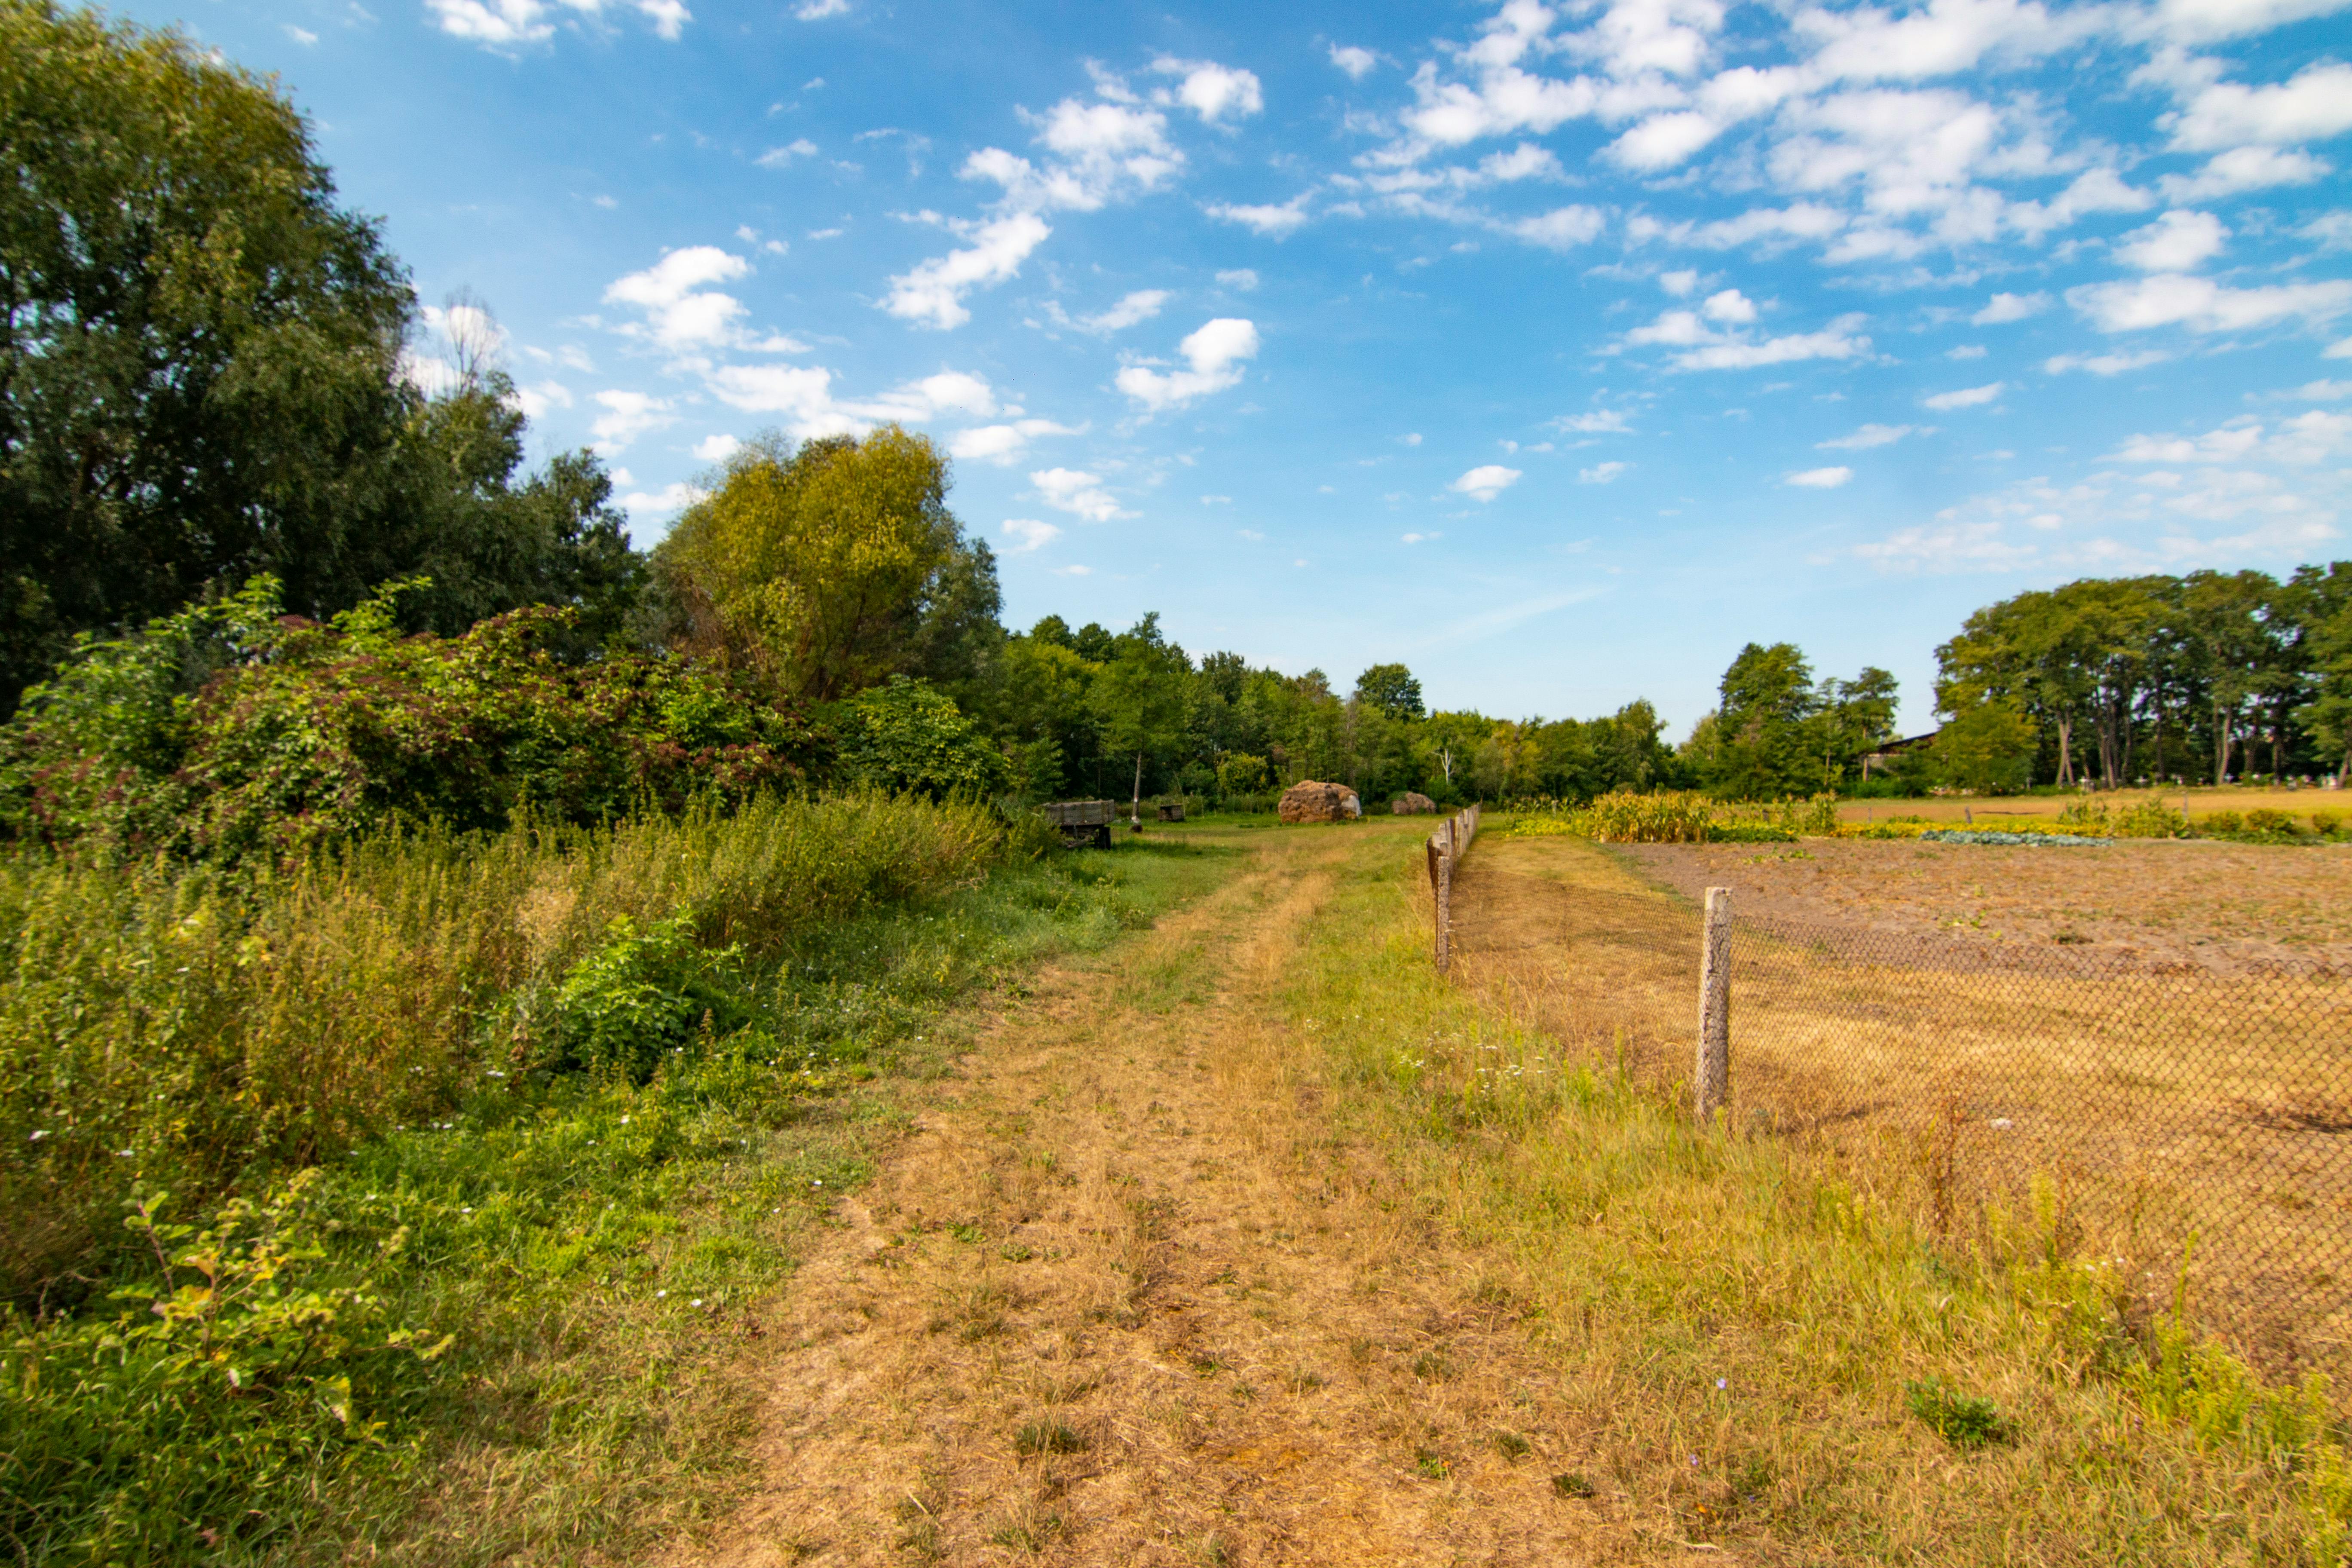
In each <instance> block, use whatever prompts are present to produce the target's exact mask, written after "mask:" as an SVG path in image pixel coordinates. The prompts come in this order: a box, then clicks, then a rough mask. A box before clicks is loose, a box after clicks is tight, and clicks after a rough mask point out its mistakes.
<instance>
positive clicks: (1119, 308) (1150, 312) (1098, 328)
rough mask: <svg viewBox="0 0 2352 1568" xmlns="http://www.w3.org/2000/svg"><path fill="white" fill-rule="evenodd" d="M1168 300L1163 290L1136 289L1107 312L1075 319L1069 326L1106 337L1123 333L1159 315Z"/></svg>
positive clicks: (1165, 291)
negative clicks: (1113, 333)
mask: <svg viewBox="0 0 2352 1568" xmlns="http://www.w3.org/2000/svg"><path fill="white" fill-rule="evenodd" d="M1169 299H1170V295H1169V292H1168V290H1167V289H1136V290H1135V291H1134V292H1133V293H1130V294H1124V295H1121V296H1120V297H1119V300H1118V303H1117V304H1115V305H1113V306H1111V307H1110V308H1109V309H1108V310H1098V311H1097V312H1096V313H1095V314H1093V315H1091V316H1079V317H1076V318H1075V319H1073V320H1072V321H1071V322H1070V324H1071V325H1072V326H1074V327H1076V328H1077V329H1078V330H1079V331H1084V332H1093V333H1096V334H1097V335H1099V336H1108V334H1110V333H1112V332H1117V331H1125V330H1126V329H1127V328H1129V327H1132V326H1134V325H1135V324H1136V323H1138V322H1139V321H1150V320H1151V318H1152V317H1154V316H1156V315H1158V314H1160V307H1162V306H1163V305H1165V304H1167V303H1168V300H1169Z"/></svg>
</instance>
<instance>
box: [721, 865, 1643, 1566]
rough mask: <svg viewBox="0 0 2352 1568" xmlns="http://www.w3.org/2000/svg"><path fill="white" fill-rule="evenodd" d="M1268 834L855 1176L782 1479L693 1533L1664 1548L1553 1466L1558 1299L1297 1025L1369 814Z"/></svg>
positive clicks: (779, 1401)
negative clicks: (1496, 1270)
mask: <svg viewBox="0 0 2352 1568" xmlns="http://www.w3.org/2000/svg"><path fill="white" fill-rule="evenodd" d="M1410 826H1411V825H1409V824H1408V825H1407V827H1408V829H1409V828H1410ZM1392 837H1393V836H1392ZM1249 841H1250V842H1252V843H1254V844H1255V845H1258V846H1260V847H1261V849H1260V858H1259V861H1258V863H1257V864H1255V866H1254V867H1253V868H1252V869H1251V870H1250V871H1248V872H1247V873H1245V874H1244V875H1243V876H1242V877H1240V878H1239V879H1236V880H1235V881H1234V882H1233V883H1231V884H1229V885H1228V886H1227V887H1225V888H1224V889H1223V890H1221V891H1220V892H1219V893H1217V894H1216V895H1214V896H1213V897H1212V898H1211V899H1209V900H1205V901H1204V902H1203V903H1202V905H1200V906H1198V907H1196V908H1195V909H1193V910H1189V911H1187V912H1186V913H1184V914H1182V915H1180V916H1177V917H1174V918H1171V919H1170V920H1167V921H1162V922H1161V924H1160V927H1159V929H1157V930H1156V931H1152V932H1150V933H1149V934H1148V935H1147V936H1144V937H1141V938H1139V939H1137V940H1136V941H1135V942H1133V943H1132V944H1131V945H1129V946H1128V947H1126V948H1124V949H1122V950H1121V951H1119V952H1117V953H1116V954H1114V955H1112V956H1111V957H1110V958H1109V959H1108V960H1107V961H1106V962H1104V963H1101V964H1099V965H1097V966H1095V967H1092V968H1087V969H1071V970H1066V971H1063V972H1060V973H1054V974H1051V975H1049V976H1047V977H1046V978H1045V980H1044V981H1043V982H1041V984H1039V986H1038V988H1037V992H1036V995H1035V997H1034V1000H1033V1001H1032V1002H1030V1003H1029V1004H1028V1005H1024V1006H1022V1007H1020V1008H1019V1009H1017V1010H1014V1011H1011V1012H1008V1013H1006V1014H1005V1015H1004V1016H1003V1017H1002V1018H1001V1019H999V1020H998V1021H997V1022H996V1024H995V1025H994V1026H992V1028H990V1029H989V1030H988V1031H987V1032H986V1033H985V1034H983V1036H982V1037H981V1038H980V1039H979V1040H978V1041H977V1042H976V1045H975V1048H974V1049H973V1050H972V1052H971V1054H970V1055H969V1056H968V1057H966V1058H964V1059H963V1061H962V1063H961V1068H960V1070H959V1073H958V1075H957V1076H956V1077H955V1078H954V1079H950V1081H949V1082H948V1083H947V1084H946V1085H944V1086H942V1087H943V1089H944V1091H945V1092H943V1093H942V1095H941V1096H940V1099H939V1100H938V1101H937V1103H935V1104H934V1105H933V1106H932V1107H931V1108H930V1109H929V1110H926V1111H925V1112H924V1113H923V1114H922V1116H921V1117H920V1120H919V1125H918V1129H917V1131H915V1132H914V1133H913V1135H912V1136H910V1137H909V1138H908V1141H907V1142H906V1143H905V1144H904V1146H903V1147H902V1148H901V1150H900V1151H899V1152H898V1155H897V1157H896V1158H895V1159H894V1160H893V1161H892V1163H891V1164H890V1166H889V1168H888V1169H887V1171H886V1172H885V1173H883V1174H882V1175H881V1176H880V1177H879V1178H878V1179H877V1182H876V1183H875V1184H874V1185H873V1187H872V1188H871V1189H870V1190H869V1191H868V1192H867V1193H866V1194H863V1196H862V1197H861V1198H860V1199H858V1200H856V1201H853V1202H851V1203H848V1204H845V1205H844V1207H843V1210H842V1214H841V1219H842V1227H841V1229H840V1231H839V1232H838V1233H837V1235H836V1237H835V1241H834V1242H833V1244H832V1245H830V1246H828V1247H824V1248H823V1249H822V1250H821V1251H820V1252H819V1254H818V1255H817V1256H816V1257H815V1258H814V1259H813V1260H812V1262H811V1263H810V1264H809V1266H808V1267H807V1268H805V1269H803V1272H802V1274H801V1276H800V1277H799V1279H798V1280H797V1281H796V1283H795V1285H794V1288H793V1290H792V1291H791V1293H790V1295H789V1298H788V1299H787V1300H785V1301H784V1302H783V1303H782V1308H781V1312H782V1321H780V1322H779V1324H778V1325H777V1331H776V1334H775V1342H776V1343H777V1345H778V1347H779V1351H778V1353H777V1354H776V1355H775V1357H774V1359H773V1360H772V1363H770V1364H769V1366H768V1367H767V1368H766V1370H765V1372H764V1373H763V1376H764V1378H765V1380H766V1384H767V1397H768V1403H769V1409H770V1412H771V1415H770V1422H771V1425H770V1429H769V1436H768V1437H767V1439H766V1441H765V1444H764V1446H763V1447H762V1448H761V1452H760V1454H759V1457H758V1458H759V1466H760V1469H761V1474H762V1476H763V1477H764V1480H763V1483H762V1485H761V1488H760V1489H759V1491H758V1492H757V1494H756V1495H755V1497H754V1498H753V1499H752V1500H751V1503H750V1504H749V1505H748V1507H747V1508H746V1510H745V1511H744V1512H743V1513H742V1514H741V1515H740V1517H739V1519H738V1520H737V1521H736V1522H735V1523H734V1525H733V1526H731V1527H730V1529H729V1530H728V1531H726V1532H725V1533H724V1534H723V1535H722V1536H721V1537H720V1538H719V1540H717V1541H715V1542H710V1543H708V1544H706V1545H702V1546H698V1547H695V1548H692V1549H682V1550H681V1551H680V1552H678V1553H677V1560H678V1561H692V1562H708V1563H728V1564H764V1563H791V1562H814V1563H902V1562H908V1561H914V1562H943V1563H945V1562H953V1563H963V1562H995V1561H1024V1560H1034V1561H1041V1562H1056V1563H1118V1564H1130V1563H1168V1564H1179V1563H1266V1562H1299V1563H1373V1562H1378V1563H1432V1564H1436V1563H1457V1562H1465V1561H1475V1562H1481V1563H1560V1562H1603V1561H1619V1560H1626V1556H1627V1553H1628V1552H1632V1551H1633V1548H1632V1546H1631V1545H1630V1543H1629V1537H1628V1536H1627V1534H1626V1532H1625V1531H1623V1530H1622V1528H1618V1527H1615V1526H1612V1523H1611V1521H1609V1520H1608V1519H1607V1518H1606V1516H1605V1515H1604V1513H1602V1512H1601V1511H1599V1509H1598V1505H1596V1504H1595V1503H1594V1502H1593V1501H1592V1500H1590V1499H1588V1498H1585V1497H1583V1496H1580V1495H1571V1494H1574V1493H1575V1492H1576V1491H1577V1489H1578V1488H1580V1487H1582V1486H1583V1485H1584V1483H1583V1482H1582V1481H1581V1480H1576V1481H1573V1482H1572V1483H1570V1484H1568V1486H1567V1489H1566V1490H1565V1491H1564V1490H1563V1489H1562V1488H1561V1487H1558V1486H1555V1484H1554V1482H1553V1477H1554V1476H1556V1475H1559V1476H1570V1477H1580V1476H1581V1475H1582V1474H1583V1472H1584V1471H1586V1470H1587V1469H1590V1468H1591V1458H1590V1457H1589V1456H1588V1455H1587V1454H1585V1453H1583V1452H1580V1451H1577V1450H1575V1449H1574V1448H1573V1447H1568V1446H1563V1442H1562V1440H1561V1438H1560V1436H1559V1433H1560V1432H1561V1431H1562V1430H1564V1429H1566V1428H1567V1427H1568V1426H1569V1425H1570V1424H1568V1423H1566V1422H1565V1421H1564V1420H1563V1418H1562V1413H1561V1411H1560V1409H1559V1394H1558V1392H1557V1379H1556V1378H1555V1376H1554V1375H1553V1373H1552V1369H1551V1367H1550V1366H1549V1363H1548V1362H1547V1361H1546V1359H1545V1358H1544V1357H1543V1356H1542V1355H1541V1354H1540V1353H1539V1352H1538V1351H1537V1350H1536V1349H1535V1348H1534V1347H1533V1345H1532V1344H1531V1343H1530V1342H1529V1340H1528V1336H1527V1334H1526V1332H1525V1331H1524V1328H1523V1325H1522V1323H1521V1321H1520V1317H1521V1312H1520V1309H1519V1308H1518V1307H1517V1305H1516V1304H1515V1302H1514V1300H1513V1299H1512V1298H1511V1297H1510V1296H1509V1295H1508V1293H1507V1292H1497V1291H1496V1290H1493V1289H1487V1290H1486V1291H1484V1292H1483V1293H1482V1291H1481V1283H1482V1276H1481V1275H1480V1273H1479V1271H1478V1268H1477V1266H1476V1260H1475V1258H1471V1257H1468V1256H1466V1255H1465V1254H1464V1253H1463V1252H1461V1251H1460V1249H1459V1248H1458V1247H1457V1246H1456V1245H1455V1244H1454V1242H1453V1240H1452V1239H1451V1237H1449V1236H1448V1235H1447V1233H1446V1232H1445V1230H1444V1227H1443V1226H1439V1225H1438V1224H1436V1223H1434V1221H1433V1216H1432V1215H1431V1214H1430V1212H1429V1210H1428V1209H1427V1207H1426V1206H1425V1205H1423V1204H1422V1203H1420V1202H1418V1201H1416V1199H1415V1198H1414V1196H1413V1195H1412V1194H1410V1193H1408V1192H1406V1191H1404V1190H1402V1189H1401V1188H1400V1187H1399V1185H1398V1184H1397V1182H1396V1180H1395V1177H1394V1175H1393V1173H1391V1172H1390V1171H1389V1170H1388V1169H1387V1167H1386V1164H1385V1163H1384V1161H1383V1160H1382V1158H1381V1152H1380V1151H1379V1149H1378V1148H1377V1146H1375V1145H1374V1144H1372V1143H1371V1142H1368V1141H1366V1140H1364V1139H1362V1138H1349V1137H1344V1136H1340V1135H1338V1134H1337V1133H1335V1131H1334V1129H1333V1127H1332V1125H1331V1122H1330V1120H1329V1118H1328V1114H1327V1112H1328V1109H1329V1101H1330V1098H1331V1093H1332V1090H1331V1087H1330V1085H1329V1084H1328V1081H1327V1079H1326V1077H1325V1073H1324V1067H1323V1064H1322V1062H1321V1061H1320V1060H1319V1059H1318V1057H1317V1055H1316V1053H1315V1052H1314V1051H1313V1049H1312V1048H1311V1047H1309V1046H1307V1044H1306V1042H1304V1041H1302V1040H1301V1039H1300V1038H1299V1037H1297V1035H1295V1034H1293V1033H1292V1032H1291V1031H1290V1030H1289V1029H1287V1028H1286V1027H1285V1026H1284V1020H1283V1018H1282V1016H1281V1013H1280V1009H1279V1006H1278V1005H1277V1003H1276V1000H1275V997H1274V991H1275V990H1276V987H1277V986H1278V985H1279V984H1280V982H1281V980H1282V978H1283V976H1284V974H1285V973H1286V971H1287V970H1288V969H1290V968H1291V967H1292V966H1294V965H1295V964H1296V963H1297V961H1298V959H1299V956H1300V953H1299V943H1300V941H1301V937H1302V933H1303V931H1304V930H1305V928H1306V926H1307V922H1308V921H1310V920H1311V918H1312V917H1313V915H1314V913H1315V911H1316V910H1318V909H1319V908H1320V907H1321V906H1322V905H1323V904H1324V903H1326V902H1327V901H1328V897H1329V892H1330V887H1331V882H1332V878H1333V875H1334V869H1335V867H1336V866H1338V865H1339V863H1341V862H1344V861H1346V860H1347V859H1348V858H1349V857H1350V856H1351V855H1355V854H1360V853H1361V852H1362V851H1363V850H1364V849H1365V848H1366V847H1368V840H1367V838H1366V836H1365V835H1364V834H1363V833H1361V832H1359V831H1354V830H1343V831H1336V832H1334V831H1328V830H1327V831H1326V832H1324V833H1323V834H1321V835H1319V836H1318V835H1317V834H1315V833H1313V832H1311V831H1310V832H1305V833H1298V834H1285V835H1281V836H1279V837H1276V836H1274V835H1252V836H1250V840H1249ZM1409 842H1410V837H1409V835H1408V836H1406V837H1397V846H1398V847H1404V846H1406V845H1408V844H1409ZM1636 1554H1638V1553H1636Z"/></svg>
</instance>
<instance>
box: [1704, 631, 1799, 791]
mask: <svg viewBox="0 0 2352 1568" xmlns="http://www.w3.org/2000/svg"><path fill="white" fill-rule="evenodd" d="M1720 693H1721V696H1722V705H1721V706H1720V707H1719V708H1718V709H1717V724H1718V726H1719V728H1720V731H1721V734H1722V742H1721V752H1720V753H1719V755H1720V762H1719V769H1720V771H1719V772H1718V773H1717V777H1716V779H1715V781H1714V783H1715V787H1716V788H1717V790H1719V791H1720V792H1722V793H1723V794H1725V795H1730V796H1733V797H1734V798H1738V799H1763V798H1767V797H1775V796H1780V795H1791V794H1804V793H1810V791H1811V788H1812V787H1813V786H1814V784H1815V783H1816V780H1817V778H1818V775H1817V774H1816V773H1814V771H1813V769H1812V767H1811V759H1810V755H1809V753H1810V752H1811V745H1810V742H1809V737H1808V736H1807V734H1806V732H1805V727H1806V721H1808V720H1809V719H1811V717H1812V716H1813V713H1814V712H1815V710H1816V709H1817V708H1818V706H1819V703H1818V700H1817V698H1816V695H1815V693H1814V690H1813V671H1812V667H1811V665H1810V664H1808V663H1807V662H1806V660H1805V656H1804V654H1803V653H1802V652H1801V650H1800V649H1799V648H1798V647H1797V645H1796V644H1794V643H1785V642H1781V643H1774V644H1772V645H1771V646H1770V647H1765V646H1763V645H1762V644H1760V643H1749V644H1748V646H1747V647H1743V648H1741V649H1740V650H1739V653H1738V657H1737V658H1734V659H1732V661H1731V667H1730V668H1728V669H1727V670H1725V671H1724V672H1723V684H1722V686H1721V688H1720Z"/></svg>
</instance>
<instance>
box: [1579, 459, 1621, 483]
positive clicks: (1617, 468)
mask: <svg viewBox="0 0 2352 1568" xmlns="http://www.w3.org/2000/svg"><path fill="white" fill-rule="evenodd" d="M1632 467H1633V464H1631V463H1595V464H1594V465H1593V466H1592V467H1591V468H1579V469H1578V470H1577V471H1576V482H1577V483H1578V484H1580V485H1605V484H1607V483H1609V481H1610V480H1612V479H1615V478H1616V477H1617V476H1618V475H1620V474H1622V473H1623V472H1624V471H1625V470H1626V469H1628V468H1632Z"/></svg>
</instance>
